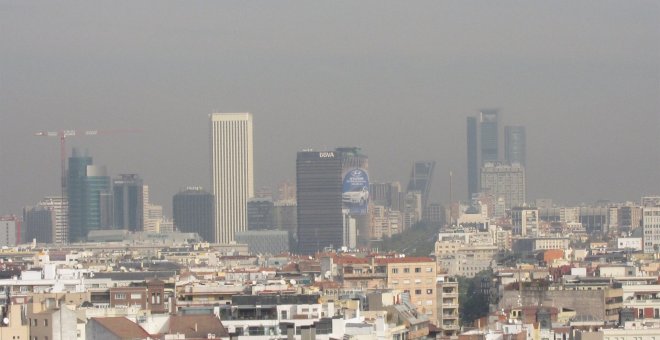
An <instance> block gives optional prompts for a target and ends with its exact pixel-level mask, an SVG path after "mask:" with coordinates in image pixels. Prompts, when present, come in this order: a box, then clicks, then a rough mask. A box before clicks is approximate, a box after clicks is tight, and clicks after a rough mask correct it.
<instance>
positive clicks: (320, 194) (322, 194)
mask: <svg viewBox="0 0 660 340" xmlns="http://www.w3.org/2000/svg"><path fill="white" fill-rule="evenodd" d="M341 175H342V159H341V155H340V154H339V153H338V152H335V151H322V152H318V151H301V152H298V156H297V158H296V198H297V200H298V251H299V252H300V253H302V254H314V253H315V252H318V251H322V250H323V249H324V248H325V247H333V248H339V247H340V246H341V245H342V242H343V239H342V233H343V215H342V180H341Z"/></svg>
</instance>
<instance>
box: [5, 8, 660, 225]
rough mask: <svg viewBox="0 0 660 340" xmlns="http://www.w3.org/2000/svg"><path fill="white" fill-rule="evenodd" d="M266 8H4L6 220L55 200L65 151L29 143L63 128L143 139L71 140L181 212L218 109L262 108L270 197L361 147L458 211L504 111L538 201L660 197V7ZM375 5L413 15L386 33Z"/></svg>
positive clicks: (259, 123)
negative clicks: (478, 120)
mask: <svg viewBox="0 0 660 340" xmlns="http://www.w3.org/2000/svg"><path fill="white" fill-rule="evenodd" d="M263 5H264V8H263V9H261V10H254V8H250V6H249V5H247V4H241V5H236V6H228V5H221V4H215V5H208V7H206V8H203V9H202V8H200V9H193V8H190V7H188V6H182V5H174V6H175V7H176V11H173V12H176V13H184V14H188V15H190V16H191V17H193V18H195V20H189V21H186V20H183V19H181V20H183V21H180V20H178V19H179V16H176V17H172V15H173V14H169V13H165V11H164V10H163V8H159V9H156V11H157V12H158V15H157V16H155V17H154V16H152V15H150V13H152V11H153V10H154V9H153V8H152V7H151V6H148V5H141V4H136V5H135V6H136V7H135V8H134V10H133V11H132V12H131V15H130V16H128V17H127V18H126V25H124V27H115V26H114V25H112V22H110V21H107V20H109V19H107V18H103V17H101V16H100V13H110V14H112V13H114V14H116V15H120V14H122V13H123V12H122V13H118V12H117V11H118V10H117V8H115V7H114V6H109V7H103V6H102V5H90V4H83V5H79V6H77V7H76V10H74V11H71V12H67V11H63V10H61V8H59V7H58V6H54V5H49V4H40V5H39V6H33V5H32V4H30V3H29V2H25V3H21V4H14V5H12V6H4V7H2V10H1V11H0V19H2V20H0V22H2V24H0V25H3V26H6V27H7V28H8V29H6V30H4V31H5V32H12V34H11V36H9V35H7V34H2V35H0V39H1V40H0V42H2V43H3V46H8V49H7V55H6V58H4V60H3V62H2V64H0V71H2V74H3V79H2V81H1V82H0V85H1V86H2V89H3V91H2V92H0V96H1V97H2V101H0V103H1V104H0V110H1V111H2V118H3V120H2V121H3V124H0V156H1V157H2V160H3V162H2V164H1V165H0V174H1V175H2V176H1V178H2V179H1V180H0V181H1V182H0V206H2V207H3V209H4V212H5V213H16V214H20V211H21V209H22V207H23V206H26V205H30V204H34V203H35V202H38V201H39V200H40V199H42V198H43V197H44V196H48V195H59V192H60V190H59V176H60V174H59V169H58V159H59V153H58V151H59V150H58V147H57V143H56V142H55V140H54V139H53V140H50V141H49V140H46V139H40V138H35V137H33V136H32V134H33V133H34V132H35V131H40V130H44V129H53V130H56V129H67V128H74V129H77V128H98V129H113V128H141V129H143V132H142V133H139V134H134V135H133V134H132V135H126V136H122V137H121V138H116V137H109V136H107V137H99V138H93V139H92V138H89V139H85V138H84V137H81V138H72V139H70V140H68V145H69V146H79V147H82V148H88V149H89V150H90V151H91V153H92V154H93V155H94V158H95V159H96V160H97V161H98V162H99V164H104V165H106V166H107V167H108V170H109V171H110V174H111V175H113V176H114V175H116V174H120V173H137V174H140V176H141V177H142V178H144V180H145V182H148V183H149V184H150V186H151V188H152V201H154V202H157V203H160V204H164V205H165V208H166V209H167V210H168V211H169V210H170V209H171V207H170V206H169V204H167V202H169V201H170V199H171V197H172V195H174V194H175V193H176V192H177V191H178V190H179V189H181V188H184V187H186V186H189V185H201V186H203V187H205V188H207V189H210V183H209V182H208V178H210V175H209V169H208V151H207V148H208V141H207V139H208V136H207V133H206V131H207V127H206V124H207V123H206V121H207V120H206V117H207V114H208V113H209V112H213V111H214V110H217V111H231V110H233V109H235V110H239V111H250V112H253V113H254V114H255V127H254V128H255V141H254V145H255V181H256V183H255V184H256V185H257V187H261V186H264V185H268V186H270V187H273V188H274V187H276V185H277V184H278V183H279V182H280V181H284V180H289V181H291V180H293V179H294V177H295V169H294V163H295V154H296V152H297V151H299V150H301V149H305V148H309V147H313V148H314V149H318V150H323V149H324V148H325V147H326V146H329V145H361V146H362V148H363V149H364V150H365V152H366V153H368V154H369V155H370V163H371V170H370V173H371V177H372V178H373V179H374V180H376V181H395V180H396V181H405V179H406V178H407V176H408V173H409V168H410V164H412V162H413V161H414V160H418V159H429V160H435V161H436V162H437V167H436V170H435V177H436V180H434V188H433V190H432V191H431V192H432V197H431V201H439V202H442V203H444V202H446V201H447V200H448V196H449V195H448V187H449V184H448V182H449V181H448V177H449V176H448V173H449V171H453V174H454V176H453V192H454V193H455V194H454V197H456V198H457V199H458V198H461V199H465V197H464V195H465V194H464V193H466V192H467V190H466V188H467V178H466V176H465V174H466V171H465V167H466V163H467V162H466V160H465V154H466V153H465V149H464V148H465V143H464V142H463V141H464V140H465V128H464V124H465V123H464V122H465V117H466V116H469V115H476V114H477V113H478V111H479V108H483V107H497V108H499V109H500V111H499V112H500V114H501V117H500V118H501V121H502V122H511V123H514V122H515V124H519V125H524V126H525V127H526V137H527V138H526V139H527V163H528V166H527V168H526V177H527V178H528V183H527V186H528V190H527V191H528V194H527V197H528V198H529V200H532V199H534V198H544V197H549V198H553V199H554V200H555V201H558V202H566V203H578V202H593V201H595V200H598V199H611V200H633V201H636V200H637V199H638V198H637V197H639V196H642V195H645V194H650V193H653V192H658V191H660V188H659V187H658V186H659V185H658V183H660V174H658V171H657V169H658V168H660V156H658V154H657V153H651V154H649V153H648V152H646V151H645V150H648V149H651V150H653V146H655V145H659V144H660V143H658V134H657V128H658V126H660V125H659V123H660V121H658V119H659V118H658V117H659V115H658V112H660V104H659V103H658V100H657V96H656V94H657V93H658V92H659V90H660V88H659V87H660V86H659V85H658V79H659V76H658V60H659V58H658V56H659V55H660V53H659V52H660V50H659V48H658V46H657V44H656V43H655V41H657V40H660V32H659V29H658V25H657V23H656V21H655V19H656V18H657V16H658V14H659V13H660V11H659V10H658V4H657V3H653V2H632V3H627V4H620V3H616V2H587V3H581V4H574V3H570V2H566V3H562V4H559V5H558V4H541V3H529V4H517V5H511V4H510V5H508V6H500V5H499V4H497V5H496V4H489V3H487V2H481V3H479V4H478V5H474V4H462V3H461V4H432V3H428V5H427V6H420V7H415V6H410V5H404V4H395V3H384V4H379V5H378V6H375V7H373V6H371V5H369V4H351V5H349V6H347V7H350V9H352V10H351V11H349V10H347V7H343V8H335V7H332V6H328V5H324V4H320V5H318V7H316V6H310V5H301V6H298V8H297V12H296V13H295V14H291V13H288V11H283V10H282V8H284V7H286V6H283V7H282V8H279V6H276V5H268V4H263ZM50 6H52V7H50ZM97 6H101V10H99V8H98V7H97ZM64 7H65V8H66V6H64ZM164 7H167V6H164ZM338 7H342V6H338ZM374 8H375V9H376V11H378V12H379V13H381V12H382V13H389V12H390V11H392V13H394V12H396V13H398V14H397V16H396V17H395V19H394V20H391V21H388V22H387V24H385V23H384V22H380V21H378V20H377V19H375V18H374V17H373V16H371V15H370V13H372V11H373V9H374ZM511 8H516V10H517V11H516V13H515V14H513V13H511V11H510V9H511ZM560 9H561V10H560ZM624 9H625V10H624ZM53 13H55V14H57V15H52V14H53ZM328 13H329V14H341V15H337V16H336V17H338V18H341V19H340V20H339V21H338V22H337V23H335V22H328V21H327V20H321V18H323V16H324V15H326V14H328ZM321 14H323V15H321ZM541 14H542V15H541ZM110 17H112V15H110ZM236 17H241V18H244V19H245V20H236V19H235V18H236ZM28 18H29V19H28ZM145 18H151V21H149V20H144V19H145ZM175 18H176V19H177V20H174V19H175ZM560 18H561V20H558V19H560ZM585 18H587V19H588V20H585ZM412 19H415V20H412ZM459 19H460V20H459ZM530 20H532V21H530ZM533 21H536V22H538V23H536V24H534V23H533ZM357 22H361V23H362V24H365V23H366V25H365V26H369V24H371V26H372V27H373V29H368V30H366V31H365V30H364V29H362V27H363V26H356V25H355V24H354V23H357ZM484 22H492V23H493V24H488V25H482V23H484ZM559 22H561V25H559V24H558V23H559ZM97 23H101V25H98V24H97ZM282 23H285V24H282ZM362 24H361V25H362ZM298 25H303V26H305V27H307V28H308V30H298V29H297V28H298ZM521 25H525V26H524V27H526V30H525V31H524V32H521V31H520V30H519V27H520V26H521ZM99 27H109V29H105V30H100V28H99ZM101 31H103V32H102V33H101ZM134 32H144V33H141V34H137V35H136V34H134ZM328 32H333V33H332V34H329V33H328ZM459 32H460V34H458V33H459ZM575 32H580V34H575ZM454 36H460V39H456V38H454ZM512 36H513V37H517V40H516V39H513V41H512V40H511V39H509V38H510V37H512ZM126 37H131V38H130V39H129V40H125V38H126ZM211 37H212V38H211ZM409 37H414V38H409ZM548 41H550V43H548ZM438 42H440V43H438ZM180 46H183V47H184V48H179V47H180ZM172 51H175V52H172ZM640 51H641V52H640ZM45 52H47V53H45ZM170 52H171V53H170ZM292 75H295V76H292ZM294 96H295V98H296V100H292V98H294ZM46 113H47V114H46ZM402 113H406V114H402ZM301 127H304V128H301ZM372 131H373V133H372ZM376 131H379V132H387V133H375V132H376ZM500 134H501V135H500V136H503V135H502V132H500ZM117 150H122V152H117ZM68 151H69V152H70V149H69V150H68ZM567 164H570V166H566V165H567ZM541 178H542V179H543V180H542V181H541V180H539V179H541ZM623 183H625V185H624V184H623ZM649 183H651V184H649ZM169 215H171V212H170V213H169Z"/></svg>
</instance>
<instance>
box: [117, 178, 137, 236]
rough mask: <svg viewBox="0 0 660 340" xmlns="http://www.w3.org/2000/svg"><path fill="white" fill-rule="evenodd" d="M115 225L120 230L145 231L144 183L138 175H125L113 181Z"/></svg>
mask: <svg viewBox="0 0 660 340" xmlns="http://www.w3.org/2000/svg"><path fill="white" fill-rule="evenodd" d="M112 194H113V197H114V204H113V207H114V223H115V227H116V228H118V229H125V230H130V231H142V230H143V229H144V193H143V183H142V179H141V178H140V176H138V175H136V174H123V175H119V177H118V178H115V179H113V180H112Z"/></svg>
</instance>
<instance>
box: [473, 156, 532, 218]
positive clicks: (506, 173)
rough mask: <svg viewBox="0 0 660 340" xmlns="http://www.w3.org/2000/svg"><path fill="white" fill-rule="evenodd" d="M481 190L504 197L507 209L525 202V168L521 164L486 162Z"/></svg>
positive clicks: (496, 196) (482, 170)
mask: <svg viewBox="0 0 660 340" xmlns="http://www.w3.org/2000/svg"><path fill="white" fill-rule="evenodd" d="M481 191H482V192H486V193H489V194H492V195H493V196H495V198H496V199H499V198H504V206H505V209H507V210H509V209H511V208H513V207H521V206H523V204H524V203H525V169H524V168H523V167H522V166H521V165H520V164H513V165H504V164H496V163H486V164H485V165H484V166H483V167H481Z"/></svg>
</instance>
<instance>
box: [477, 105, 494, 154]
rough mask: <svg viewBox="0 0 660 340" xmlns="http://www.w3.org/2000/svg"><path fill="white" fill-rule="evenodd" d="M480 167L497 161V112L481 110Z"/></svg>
mask: <svg viewBox="0 0 660 340" xmlns="http://www.w3.org/2000/svg"><path fill="white" fill-rule="evenodd" d="M479 124H480V127H481V165H484V164H486V163H492V162H497V161H498V160H499V137H498V136H499V133H498V112H497V110H481V112H480V113H479Z"/></svg>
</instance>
